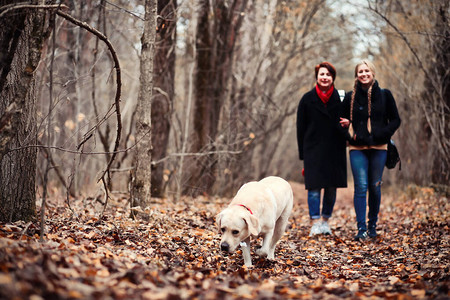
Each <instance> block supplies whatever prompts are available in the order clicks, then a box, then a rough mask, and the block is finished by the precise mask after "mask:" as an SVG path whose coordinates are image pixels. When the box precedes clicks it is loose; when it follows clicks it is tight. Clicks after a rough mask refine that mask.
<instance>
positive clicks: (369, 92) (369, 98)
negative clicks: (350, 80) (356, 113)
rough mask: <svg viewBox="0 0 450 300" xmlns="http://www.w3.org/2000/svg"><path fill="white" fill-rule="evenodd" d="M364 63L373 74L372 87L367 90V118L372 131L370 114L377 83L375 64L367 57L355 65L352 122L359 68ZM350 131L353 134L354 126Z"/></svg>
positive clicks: (368, 128) (351, 106)
mask: <svg viewBox="0 0 450 300" xmlns="http://www.w3.org/2000/svg"><path fill="white" fill-rule="evenodd" d="M362 65H366V66H367V67H368V68H369V70H370V71H371V72H372V74H373V80H372V83H371V84H370V87H369V89H368V90H367V113H368V114H369V118H368V119H367V130H368V131H369V133H370V132H371V131H372V125H371V124H370V114H371V112H372V87H373V84H374V83H375V66H374V64H373V63H372V62H371V61H369V60H367V59H363V60H362V61H360V62H359V63H357V64H356V67H355V82H354V84H353V91H352V97H351V101H350V122H351V121H353V106H354V102H355V94H356V87H357V86H358V68H359V67H360V66H362ZM350 126H351V123H350ZM349 131H351V133H350V134H351V135H352V136H353V128H350V127H349Z"/></svg>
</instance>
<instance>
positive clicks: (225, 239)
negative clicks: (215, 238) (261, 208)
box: [216, 205, 261, 253]
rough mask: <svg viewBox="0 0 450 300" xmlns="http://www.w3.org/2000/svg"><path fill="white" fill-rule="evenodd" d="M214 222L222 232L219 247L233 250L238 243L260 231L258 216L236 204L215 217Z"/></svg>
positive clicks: (225, 250) (226, 250)
mask: <svg viewBox="0 0 450 300" xmlns="http://www.w3.org/2000/svg"><path fill="white" fill-rule="evenodd" d="M216 223H217V226H218V228H219V231H220V233H221V234H222V239H221V241H220V249H221V250H222V251H224V252H228V253H231V252H234V251H235V250H236V248H237V247H238V246H239V243H240V242H242V241H243V240H245V239H246V238H248V237H249V236H250V235H255V236H257V235H258V234H259V232H260V231H261V230H260V228H259V222H258V218H256V217H255V216H254V215H252V214H251V213H250V212H248V211H246V210H245V209H242V207H240V206H238V205H232V206H229V207H228V208H226V209H225V210H223V211H222V212H221V213H220V214H218V215H217V217H216Z"/></svg>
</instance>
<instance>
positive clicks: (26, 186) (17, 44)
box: [0, 1, 49, 222]
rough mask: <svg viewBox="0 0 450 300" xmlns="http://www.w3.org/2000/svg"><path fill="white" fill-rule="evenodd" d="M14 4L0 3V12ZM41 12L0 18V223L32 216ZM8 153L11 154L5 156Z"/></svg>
mask: <svg viewBox="0 0 450 300" xmlns="http://www.w3.org/2000/svg"><path fill="white" fill-rule="evenodd" d="M14 2H15V1H0V12H2V11H3V9H6V5H7V4H11V3H14ZM46 21H47V17H46V13H45V12H43V11H36V10H14V11H13V12H8V13H5V14H4V15H3V16H2V17H0V53H1V54H0V99H1V100H0V221H2V222H11V221H16V220H30V219H31V218H33V217H35V209H36V204H35V201H36V199H35V175H36V174H35V172H36V148H34V147H28V146H30V145H36V136H37V132H36V129H37V124H36V115H35V114H36V107H35V106H36V97H35V70H36V68H37V67H38V64H39V61H40V58H41V50H42V48H43V45H44V43H45V40H46V38H47V37H48V34H49V31H48V30H49V24H48V22H46ZM11 149H16V150H14V151H10V150H11Z"/></svg>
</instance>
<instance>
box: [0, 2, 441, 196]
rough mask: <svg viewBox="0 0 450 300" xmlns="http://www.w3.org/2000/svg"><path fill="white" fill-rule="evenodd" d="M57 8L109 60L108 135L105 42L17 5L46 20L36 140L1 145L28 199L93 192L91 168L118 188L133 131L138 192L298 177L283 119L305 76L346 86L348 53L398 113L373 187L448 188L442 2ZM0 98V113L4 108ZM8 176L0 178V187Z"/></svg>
mask: <svg viewBox="0 0 450 300" xmlns="http://www.w3.org/2000/svg"><path fill="white" fill-rule="evenodd" d="M5 2H13V1H3V3H5ZM151 3H153V5H157V11H153V12H152V14H150V16H152V17H153V20H155V22H156V32H155V31H150V33H153V34H154V35H155V36H153V37H154V39H155V48H154V49H152V51H153V50H154V53H153V55H152V58H153V57H154V59H153V61H151V62H150V63H152V64H153V68H151V65H149V64H144V63H143V62H144V60H145V59H146V58H145V57H144V56H143V55H140V54H141V52H142V43H141V38H144V37H143V29H144V18H145V5H147V6H149V5H150V4H151ZM63 4H66V5H67V6H68V8H67V9H64V11H65V12H66V13H68V14H70V15H71V16H73V17H74V18H76V19H78V20H80V21H83V22H85V23H86V24H88V25H90V26H92V27H93V28H96V29H98V30H99V31H100V32H102V33H103V34H104V35H105V36H106V38H107V39H108V40H109V41H110V43H111V45H112V47H113V48H114V51H115V52H116V56H117V59H118V61H119V62H120V66H119V67H120V75H121V78H120V79H121V83H122V85H121V91H120V93H119V96H120V102H118V103H119V104H120V111H119V112H120V117H121V118H120V119H121V124H120V125H121V128H120V132H117V129H118V124H117V123H118V120H117V117H116V116H115V110H116V105H115V97H116V94H117V91H116V89H117V87H116V82H117V72H116V70H117V68H114V67H115V66H116V65H115V63H114V61H113V59H112V57H111V52H110V51H108V48H107V47H106V46H105V43H103V42H102V40H100V39H99V37H98V36H96V35H94V34H92V33H91V32H88V31H87V30H86V29H84V28H81V27H80V26H78V25H76V24H74V23H71V22H68V21H67V19H65V18H63V17H60V16H57V17H54V14H52V10H50V9H49V10H37V9H35V10H34V11H33V9H31V10H30V9H28V10H27V12H29V13H31V14H33V12H34V13H35V14H38V13H41V14H45V15H44V16H43V17H46V18H47V19H45V20H44V21H43V22H44V24H47V27H45V28H46V31H43V38H47V39H46V40H45V41H44V43H43V45H42V47H43V48H42V51H41V53H42V54H41V59H40V61H39V63H38V65H37V67H36V71H35V72H34V74H35V78H36V79H35V80H36V83H35V96H36V99H37V100H36V103H35V105H34V106H33V112H36V115H35V116H33V117H35V123H36V124H37V126H35V127H33V128H30V130H29V131H31V132H27V137H30V136H34V137H36V140H34V139H30V138H29V139H26V138H25V140H26V141H27V142H28V141H30V140H31V142H29V143H28V144H26V143H25V142H17V143H16V145H13V146H9V147H8V149H7V150H5V153H7V154H8V155H6V156H5V157H4V159H3V162H2V163H3V166H5V165H8V164H10V162H11V161H9V160H7V159H8V157H12V156H13V155H14V153H16V152H18V151H19V150H18V149H21V147H22V148H23V147H26V146H31V147H32V146H36V145H40V147H37V148H36V149H37V161H36V168H37V173H36V182H35V185H36V186H37V187H39V194H38V198H39V197H42V196H43V189H42V187H43V186H49V187H51V189H50V192H51V193H53V194H54V193H56V194H63V195H71V196H80V195H83V196H88V195H89V196H91V197H94V198H95V197H103V198H104V194H105V191H104V187H103V184H102V182H101V180H100V179H99V178H101V175H102V174H103V172H104V170H105V169H106V167H107V166H108V170H110V172H108V173H109V174H110V176H111V180H109V183H108V184H109V188H110V190H111V191H112V192H132V190H131V188H130V187H131V186H132V180H133V176H134V175H133V172H132V170H133V169H135V167H136V165H137V163H136V162H135V161H133V157H134V156H135V155H134V153H135V152H134V150H136V144H138V145H139V143H141V144H142V135H143V136H144V137H148V136H151V144H149V145H148V147H149V148H150V149H151V153H150V157H148V158H147V159H148V161H146V162H145V163H143V165H142V167H144V166H150V165H151V177H152V181H151V183H152V184H151V188H152V196H154V197H162V196H167V197H170V196H176V197H179V196H180V195H181V194H185V195H192V196H196V195H201V194H212V195H227V196H230V195H232V194H233V193H234V192H235V191H236V189H237V188H238V187H239V186H240V185H241V184H242V183H243V182H246V181H249V180H254V179H258V178H262V177H264V176H267V175H271V174H276V175H279V176H281V177H283V178H286V179H288V180H293V181H298V182H301V181H302V177H301V174H300V170H301V168H302V163H301V162H300V161H299V159H298V152H297V146H296V137H295V112H296V109H297V105H298V102H299V99H300V98H301V96H302V95H303V93H305V92H306V91H308V90H309V89H311V88H312V87H313V86H314V66H315V65H316V64H317V63H318V62H321V61H323V60H328V61H330V62H332V63H333V64H334V65H335V66H336V67H337V70H338V76H337V80H336V87H337V88H338V89H340V90H345V91H349V90H351V89H352V86H353V72H354V66H355V64H356V62H357V61H359V60H360V59H362V58H369V59H371V60H373V61H374V63H375V66H376V67H377V73H376V78H377V80H379V82H380V84H381V86H382V87H385V88H388V89H390V90H391V91H392V92H393V95H394V96H395V99H396V102H397V106H398V108H399V112H400V116H401V118H402V125H401V127H400V129H399V130H398V131H397V133H396V134H395V135H394V140H395V142H396V144H397V145H398V147H399V150H400V153H401V157H402V171H401V172H399V171H396V170H393V171H389V172H386V174H385V178H384V179H385V182H386V183H387V184H389V183H392V184H399V185H407V184H409V183H414V184H417V185H431V184H434V185H448V182H449V181H450V178H449V176H450V175H449V169H450V168H449V166H450V163H449V160H450V153H449V152H450V151H449V149H450V138H449V126H450V125H449V124H450V122H449V121H448V120H449V101H450V95H449V89H450V88H449V68H448V66H449V52H450V51H449V43H450V42H449V18H448V13H449V4H448V1H444V0H440V1H325V0H314V1H276V0H271V1H269V0H261V1H259V0H254V1H251V0H240V1H238V0H235V1H173V0H166V1H163V0H160V1H157V3H156V1H153V2H152V1H149V2H148V3H144V2H142V1H84V0H83V1H67V2H63ZM61 10H63V9H61ZM18 11H19V10H15V11H13V12H8V13H10V14H11V13H16V14H17V13H18ZM156 15H157V17H156ZM6 16H7V15H5V16H4V17H2V20H3V21H5V20H7V18H6ZM51 16H53V17H51ZM45 22H47V23H45ZM5 28H6V27H5ZM152 28H153V27H152ZM141 64H142V66H143V67H141ZM144 68H146V69H144ZM141 69H142V72H143V74H148V73H149V72H151V73H153V74H150V75H148V76H151V75H153V77H151V80H152V81H151V85H152V86H153V88H152V89H150V88H148V85H149V84H140V80H142V78H141V76H140V70H141ZM152 71H153V72H152ZM149 78H150V77H149ZM149 82H150V81H149ZM140 89H142V90H141V91H140ZM139 99H145V100H146V101H147V103H151V104H150V105H151V124H148V126H149V128H148V129H146V130H147V131H145V130H143V131H144V132H145V134H141V136H138V135H139V134H138V132H137V129H136V128H137V127H138V126H137V125H136V124H138V123H139V107H138V101H139ZM8 101H9V102H8ZM2 102H3V103H2V106H1V109H0V112H5V111H7V108H8V105H9V103H10V102H11V101H10V100H7V97H4V98H3V100H2ZM148 113H150V109H148ZM149 119H150V116H149ZM118 134H120V140H119V141H118V142H119V143H120V144H119V145H116V142H117V137H118ZM113 150H116V152H115V153H114V156H115V157H114V160H113V161H111V156H112V153H111V152H112V151H113ZM108 162H111V165H108ZM4 169H5V168H4ZM138 169H139V168H138ZM5 170H6V169H5ZM149 172H150V171H149ZM19 173H20V172H19ZM23 173H25V172H21V174H22V176H23ZM8 176H10V174H8V173H7V171H5V174H4V175H3V177H2V178H3V180H5V178H7V177H8ZM30 176H33V174H30ZM350 177H351V175H350V172H349V179H350V180H351V178H350ZM441 188H442V186H441ZM444 189H445V187H444Z"/></svg>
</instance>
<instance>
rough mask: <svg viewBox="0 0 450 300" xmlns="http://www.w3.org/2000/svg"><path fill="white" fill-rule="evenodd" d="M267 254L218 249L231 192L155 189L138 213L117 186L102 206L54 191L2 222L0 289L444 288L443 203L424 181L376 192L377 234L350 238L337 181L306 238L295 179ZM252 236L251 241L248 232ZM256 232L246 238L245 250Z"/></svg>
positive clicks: (342, 291)
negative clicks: (41, 215) (327, 229)
mask: <svg viewBox="0 0 450 300" xmlns="http://www.w3.org/2000/svg"><path fill="white" fill-rule="evenodd" d="M292 186H293V188H294V195H295V201H296V204H295V207H294V211H293V214H292V218H291V222H290V226H289V228H288V230H287V232H286V234H285V235H284V237H283V238H282V240H281V242H280V244H279V246H278V247H277V251H276V261H267V260H264V259H259V258H258V257H257V256H256V255H254V254H253V261H254V265H255V266H254V267H252V268H246V267H243V266H242V265H243V260H242V257H241V255H240V251H238V252H237V253H235V254H233V255H230V256H223V255H222V253H221V252H220V251H219V247H218V243H219V240H220V235H219V233H218V230H217V229H216V225H215V215H216V214H217V213H218V212H219V211H220V210H221V209H223V208H224V207H225V206H226V205H227V203H228V202H229V199H220V198H212V197H210V198H209V197H199V198H195V199H191V198H184V199H181V200H179V201H178V202H174V201H173V200H170V199H162V200H161V199H156V200H155V201H154V203H153V204H152V206H151V207H149V208H147V210H146V211H147V213H148V216H149V220H148V221H145V222H144V221H135V220H132V219H130V218H129V215H130V209H129V207H128V204H127V203H128V202H127V199H126V198H125V197H122V198H117V199H113V201H111V203H110V204H109V206H108V208H107V211H106V213H105V214H104V215H103V217H101V218H99V216H100V215H101V214H100V213H99V212H100V211H101V208H99V207H96V204H95V203H94V202H90V201H86V200H82V199H80V200H72V202H71V207H72V209H73V211H71V210H69V209H68V208H67V207H66V205H65V204H64V201H57V200H56V199H53V200H52V201H50V203H49V207H48V208H47V223H46V233H45V241H44V242H39V234H40V224H39V223H38V222H36V223H24V222H16V223H12V224H0V298H1V299H241V298H249V299H280V298H286V299H289V298H293V299H298V298H316V299H319V298H353V299H354V298H391V299H426V298H433V299H448V297H449V296H450V293H449V285H450V278H449V273H450V272H449V267H450V246H449V241H450V231H449V226H450V224H449V216H450V213H449V212H450V203H449V199H448V198H446V197H445V196H442V195H439V194H437V193H435V192H434V191H433V190H432V189H429V188H421V187H414V186H411V187H408V188H407V189H406V190H405V191H403V192H390V193H383V200H382V206H381V212H380V216H379V217H380V220H379V233H380V236H379V237H378V238H377V239H375V240H369V241H365V242H356V241H353V236H354V234H355V215H354V211H353V204H352V195H351V190H350V189H348V190H343V191H338V200H337V203H336V206H335V210H334V215H333V217H332V219H330V225H331V228H332V230H333V235H331V236H316V237H309V236H308V234H309V228H310V225H309V216H308V209H307V203H306V193H305V191H304V188H303V187H302V186H301V185H299V184H296V183H292ZM258 242H259V241H258ZM255 244H256V243H255V242H253V244H252V247H253V249H254V247H255Z"/></svg>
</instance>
